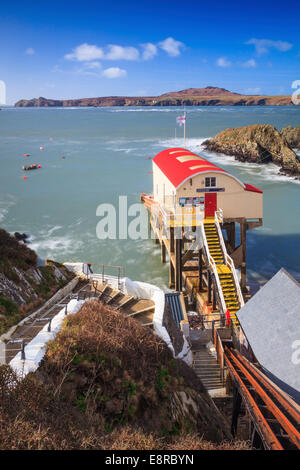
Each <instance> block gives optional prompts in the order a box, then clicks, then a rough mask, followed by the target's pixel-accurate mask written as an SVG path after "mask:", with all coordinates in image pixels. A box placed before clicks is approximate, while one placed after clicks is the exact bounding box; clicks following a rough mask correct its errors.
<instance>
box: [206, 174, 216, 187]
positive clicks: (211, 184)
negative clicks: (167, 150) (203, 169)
mask: <svg viewBox="0 0 300 470" xmlns="http://www.w3.org/2000/svg"><path fill="white" fill-rule="evenodd" d="M216 186H217V178H216V177H215V176H213V177H209V178H205V187H206V188H215V187H216Z"/></svg>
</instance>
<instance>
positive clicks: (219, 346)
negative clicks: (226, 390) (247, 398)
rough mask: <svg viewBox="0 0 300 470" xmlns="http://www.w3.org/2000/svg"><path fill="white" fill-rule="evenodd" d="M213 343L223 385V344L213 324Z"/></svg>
mask: <svg viewBox="0 0 300 470" xmlns="http://www.w3.org/2000/svg"><path fill="white" fill-rule="evenodd" d="M212 331H213V343H214V346H215V350H216V354H217V361H218V364H219V366H220V378H221V381H222V385H224V382H225V359H224V348H223V343H222V340H221V337H220V335H219V332H218V330H217V328H215V325H214V324H213V328H212Z"/></svg>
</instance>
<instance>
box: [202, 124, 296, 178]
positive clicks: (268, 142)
mask: <svg viewBox="0 0 300 470" xmlns="http://www.w3.org/2000/svg"><path fill="white" fill-rule="evenodd" d="M203 146H204V147H205V148H206V149H207V150H211V151H213V152H220V153H224V154H225V155H233V156H235V158H236V160H240V161H242V162H254V163H268V162H273V163H275V164H276V165H279V166H280V167H281V169H280V171H281V172H282V173H284V174H286V175H289V176H296V177H297V179H298V178H300V162H299V160H298V158H297V155H296V154H295V152H294V151H293V150H292V149H291V148H290V146H289V144H288V142H287V140H286V138H285V136H284V133H282V134H281V133H279V132H278V130H277V129H276V128H275V127H274V126H271V125H267V124H265V125H251V126H246V127H238V128H235V129H226V130H224V131H222V132H220V134H217V135H216V136H215V137H214V138H213V139H209V140H206V141H205V142H203Z"/></svg>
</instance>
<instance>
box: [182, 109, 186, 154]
mask: <svg viewBox="0 0 300 470" xmlns="http://www.w3.org/2000/svg"><path fill="white" fill-rule="evenodd" d="M185 116H186V112H185V111H184V129H183V135H184V137H183V139H184V144H183V147H184V148H185V121H186V118H185Z"/></svg>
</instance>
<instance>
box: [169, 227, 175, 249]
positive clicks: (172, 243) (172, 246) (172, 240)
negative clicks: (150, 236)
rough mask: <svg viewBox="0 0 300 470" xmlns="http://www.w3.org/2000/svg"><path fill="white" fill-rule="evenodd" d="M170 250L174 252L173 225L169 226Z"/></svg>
mask: <svg viewBox="0 0 300 470" xmlns="http://www.w3.org/2000/svg"><path fill="white" fill-rule="evenodd" d="M170 252H171V253H174V227H170Z"/></svg>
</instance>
